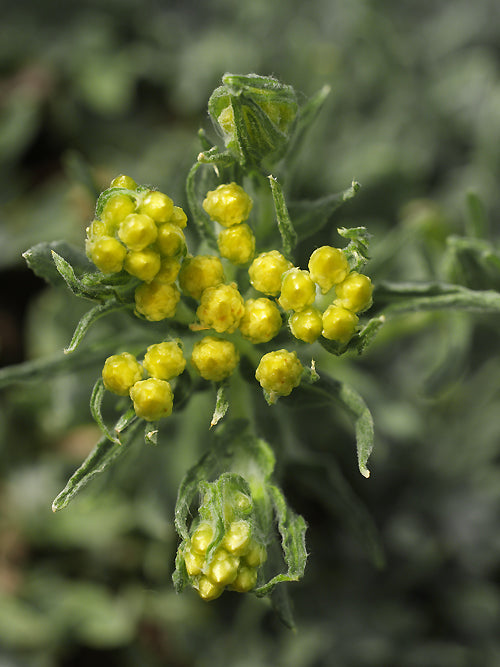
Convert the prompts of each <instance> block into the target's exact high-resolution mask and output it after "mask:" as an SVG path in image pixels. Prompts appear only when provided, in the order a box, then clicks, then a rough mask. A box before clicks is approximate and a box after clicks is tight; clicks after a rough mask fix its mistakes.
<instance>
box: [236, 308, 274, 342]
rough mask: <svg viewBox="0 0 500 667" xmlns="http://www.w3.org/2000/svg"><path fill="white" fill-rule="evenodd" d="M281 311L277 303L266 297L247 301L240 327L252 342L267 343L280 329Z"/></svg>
mask: <svg viewBox="0 0 500 667" xmlns="http://www.w3.org/2000/svg"><path fill="white" fill-rule="evenodd" d="M281 325H282V320H281V313H280V311H279V308H278V307H277V306H276V304H275V303H274V302H273V301H271V300H270V299H267V298H265V297H261V298H260V299H248V300H247V301H245V313H244V315H243V317H242V318H241V321H240V326H239V329H240V331H241V333H242V335H243V336H244V337H245V338H248V340H249V341H251V342H252V343H267V342H268V341H270V340H271V339H272V338H274V337H275V336H276V335H277V334H278V333H279V331H280V329H281Z"/></svg>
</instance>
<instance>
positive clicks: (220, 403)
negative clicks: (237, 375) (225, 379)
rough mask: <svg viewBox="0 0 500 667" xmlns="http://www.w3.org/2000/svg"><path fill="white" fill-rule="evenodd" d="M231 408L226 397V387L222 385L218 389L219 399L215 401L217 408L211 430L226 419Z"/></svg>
mask: <svg viewBox="0 0 500 667" xmlns="http://www.w3.org/2000/svg"><path fill="white" fill-rule="evenodd" d="M228 408H229V401H228V400H227V397H226V385H225V384H220V385H219V386H218V387H217V397H216V399H215V408H214V413H213V415H212V421H211V422H210V428H212V427H213V426H216V425H217V424H218V423H219V422H220V420H221V419H223V418H224V416H225V414H226V412H227V411H228Z"/></svg>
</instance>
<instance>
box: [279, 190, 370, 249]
mask: <svg viewBox="0 0 500 667" xmlns="http://www.w3.org/2000/svg"><path fill="white" fill-rule="evenodd" d="M360 187H361V186H360V184H359V183H357V182H356V181H353V182H352V184H351V186H350V187H349V188H347V189H346V190H344V191H343V192H339V193H337V194H333V195H328V196H326V197H321V198H320V199H315V200H313V201H301V202H290V205H289V211H290V217H291V218H292V220H293V224H294V227H295V231H296V232H297V235H298V238H299V239H300V240H301V241H302V240H303V239H306V238H307V237H309V236H312V235H313V234H316V232H318V231H320V230H321V229H323V227H324V226H325V225H326V224H327V223H328V222H329V221H330V219H331V217H332V215H333V213H334V212H335V211H336V210H337V209H338V208H339V207H340V206H342V204H343V203H344V202H346V201H349V199H352V198H353V197H354V196H355V195H356V193H357V192H358V191H359V189H360Z"/></svg>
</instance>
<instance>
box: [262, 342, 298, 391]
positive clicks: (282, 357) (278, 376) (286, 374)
mask: <svg viewBox="0 0 500 667" xmlns="http://www.w3.org/2000/svg"><path fill="white" fill-rule="evenodd" d="M303 370H304V368H303V366H302V364H301V363H300V361H299V360H298V358H297V354H296V353H295V352H289V351H288V350H276V351H275V352H268V353H267V354H265V355H264V356H263V357H262V359H261V360H260V363H259V365H258V366H257V370H256V371H255V377H256V378H257V380H258V381H259V382H260V384H261V386H262V388H263V389H264V390H265V391H267V393H268V394H269V395H270V401H271V402H272V403H274V402H275V401H276V399H277V398H278V397H280V396H288V395H289V394H290V393H291V392H292V390H293V389H294V387H297V386H298V385H299V384H300V378H301V376H302V372H303Z"/></svg>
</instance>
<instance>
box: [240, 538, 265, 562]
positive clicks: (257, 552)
mask: <svg viewBox="0 0 500 667" xmlns="http://www.w3.org/2000/svg"><path fill="white" fill-rule="evenodd" d="M243 560H244V561H245V563H246V564H247V565H248V566H249V567H253V568H257V567H260V566H261V565H262V563H265V562H266V560H267V552H266V549H265V547H264V545H263V544H260V543H259V542H255V541H254V540H252V541H251V543H250V545H249V547H248V549H247V552H246V554H245V556H244V557H243Z"/></svg>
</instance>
